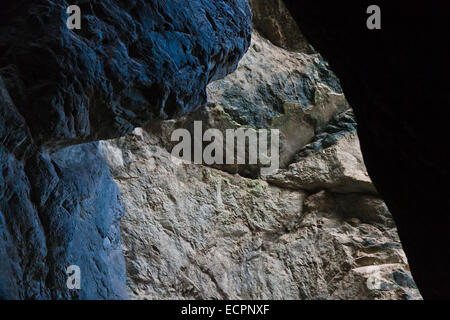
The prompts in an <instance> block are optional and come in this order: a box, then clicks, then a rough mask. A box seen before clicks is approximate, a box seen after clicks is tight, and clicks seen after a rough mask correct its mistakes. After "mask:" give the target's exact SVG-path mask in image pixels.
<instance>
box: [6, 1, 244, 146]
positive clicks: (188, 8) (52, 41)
mask: <svg viewBox="0 0 450 320" xmlns="http://www.w3.org/2000/svg"><path fill="white" fill-rule="evenodd" d="M77 2H78V4H79V6H80V8H81V12H82V17H83V19H82V28H81V30H76V29H75V30H74V31H71V30H69V29H68V28H67V27H66V19H67V17H68V15H67V14H66V9H67V3H66V1H62V0H58V1H46V0H41V1H37V2H36V1H34V2H33V3H31V2H29V1H10V2H8V3H7V4H2V12H1V13H0V18H1V21H2V24H1V25H0V52H2V54H0V67H1V68H2V71H1V73H0V74H1V75H3V77H4V79H5V82H6V84H7V86H8V88H9V90H10V94H11V96H12V98H13V100H14V101H16V104H17V108H18V109H19V111H20V112H21V113H22V114H23V116H24V118H25V119H26V120H27V123H29V126H30V130H31V132H32V134H33V137H34V139H35V142H36V144H38V145H39V146H41V145H46V146H48V147H54V146H55V145H61V144H63V145H65V144H74V143H80V142H85V141H92V140H98V139H101V138H103V139H107V138H111V137H118V136H121V135H123V134H125V133H127V132H129V131H131V130H132V129H133V128H134V127H135V126H142V125H145V124H146V123H148V122H149V121H150V120H151V119H155V118H167V117H173V116H175V115H177V114H184V113H188V112H190V111H193V110H195V109H197V108H198V107H200V106H202V105H203V104H204V103H205V102H206V92H205V88H206V85H207V84H208V83H209V82H210V81H212V80H216V79H219V78H222V77H224V76H225V75H226V74H228V73H230V72H231V71H233V70H234V69H235V68H236V66H237V63H238V61H239V59H240V58H241V57H242V55H243V53H244V52H245V50H246V48H247V47H248V44H249V41H250V34H251V27H250V26H251V23H250V19H251V13H250V9H249V7H248V3H247V1H245V0H231V1H207V0H195V1H184V0H174V1H171V2H170V5H168V3H167V1H162V0H153V1H143V0H136V1H131V2H130V1H125V0H108V1H104V0H93V1H88V2H86V1H75V2H74V3H72V4H77ZM49 119H51V121H49Z"/></svg>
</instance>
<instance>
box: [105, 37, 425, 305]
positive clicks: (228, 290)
mask: <svg viewBox="0 0 450 320" xmlns="http://www.w3.org/2000/svg"><path fill="white" fill-rule="evenodd" d="M208 93H209V102H208V104H207V107H206V108H205V109H202V110H199V111H197V112H196V113H194V114H192V115H190V116H187V117H184V118H182V119H179V120H176V121H162V122H159V123H153V124H152V125H150V126H147V127H144V128H139V129H136V130H135V131H134V132H133V133H131V134H129V135H128V136H126V137H123V138H120V139H116V140H109V141H102V142H101V143H100V148H101V150H102V152H103V155H104V156H105V159H106V160H107V163H108V165H109V167H110V169H111V173H112V176H113V178H114V180H115V181H116V182H117V185H118V186H119V189H120V190H121V194H122V197H123V200H124V208H125V211H126V214H125V216H124V218H123V220H122V239H123V248H124V255H125V260H126V264H127V290H128V294H129V297H130V298H133V299H421V296H420V293H419V291H418V290H417V288H416V285H415V283H414V280H413V279H412V277H411V275H410V273H409V267H408V262H407V259H406V257H405V254H404V252H403V250H402V246H401V243H400V240H399V238H398V235H397V230H396V227H395V223H394V221H393V218H392V216H391V214H390V212H389V210H388V209H387V207H386V205H385V203H384V202H383V200H382V199H381V198H380V197H379V195H378V193H377V191H376V188H375V187H374V186H373V184H372V182H371V180H370V179H369V177H368V174H367V172H366V169H365V166H364V161H363V159H362V155H361V151H360V146H359V140H358V137H357V135H356V122H355V119H354V116H353V113H352V110H351V109H350V106H349V105H348V103H347V102H346V100H345V97H344V96H343V94H342V90H341V89H340V86H339V81H338V80H337V78H335V76H334V75H333V73H332V72H331V71H329V69H328V66H327V65H326V64H325V62H324V61H323V59H322V58H321V57H320V56H319V55H318V54H316V53H311V54H307V53H302V52H294V51H289V50H285V49H282V48H280V47H277V46H275V45H274V44H272V43H271V42H270V41H268V40H267V39H265V38H264V37H262V36H261V35H260V34H259V33H258V31H255V32H254V34H253V40H252V44H251V46H250V49H249V51H248V53H247V54H246V56H244V58H243V59H242V61H241V62H240V64H239V66H238V68H237V71H236V72H235V73H233V74H231V75H229V76H228V77H226V78H225V79H223V80H219V81H216V82H213V83H211V84H210V85H209V87H208ZM195 120H202V121H203V125H204V129H206V128H219V129H223V130H224V129H227V128H255V129H260V128H269V129H270V128H279V129H280V130H282V131H283V132H284V133H285V134H284V136H283V137H282V141H283V144H284V145H291V147H290V149H288V148H286V147H285V149H282V150H284V151H282V152H281V154H282V156H283V157H286V154H287V150H290V156H289V157H286V158H284V159H285V160H284V162H285V167H284V168H281V169H280V170H279V171H278V172H276V173H275V174H273V175H271V176H267V177H262V176H261V175H259V170H254V169H255V168H251V167H250V166H249V165H241V166H240V167H239V168H237V167H233V166H232V165H224V166H206V165H198V164H193V163H191V162H188V161H184V160H181V159H179V158H177V157H174V156H172V155H171V153H170V150H171V148H172V147H173V143H171V142H170V135H171V133H172V132H173V130H174V129H177V128H187V129H192V126H193V121H195Z"/></svg>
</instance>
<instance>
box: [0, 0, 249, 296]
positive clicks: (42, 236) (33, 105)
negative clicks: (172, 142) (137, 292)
mask: <svg viewBox="0 0 450 320" xmlns="http://www.w3.org/2000/svg"><path fill="white" fill-rule="evenodd" d="M72 4H79V5H80V7H81V9H82V13H83V15H82V16H83V21H82V29H81V30H74V31H70V30H69V29H67V28H66V18H67V15H66V13H65V12H66V8H67V2H66V1H62V0H39V1H22V0H19V1H2V2H1V4H0V8H1V9H0V75H1V76H0V270H1V272H0V299H50V298H52V299H121V298H126V297H127V295H126V290H125V282H126V280H125V264H124V259H123V254H122V249H121V241H120V228H119V220H120V218H121V216H122V215H123V207H122V201H121V197H120V194H119V192H118V189H117V186H116V184H115V183H114V181H113V180H112V178H111V175H110V171H109V169H108V167H107V166H106V164H105V162H104V159H103V157H102V155H101V154H100V152H99V151H98V148H97V145H96V144H84V145H78V146H70V145H72V144H77V143H82V142H89V141H92V140H96V139H99V138H111V137H117V136H120V135H123V134H125V133H127V132H128V131H130V130H132V129H133V128H134V126H136V125H143V124H145V123H147V122H149V121H152V120H154V119H156V118H167V117H171V116H175V115H176V114H181V113H187V112H190V111H193V110H194V109H196V108H198V107H201V106H202V105H203V104H204V102H205V100H206V85H207V84H208V83H209V82H210V81H212V80H216V79H218V78H220V77H223V76H225V75H226V74H227V73H229V72H231V71H233V70H234V69H235V68H236V66H237V63H238V61H239V59H240V58H241V56H242V55H243V53H244V52H245V50H246V49H247V46H248V45H249V41H250V32H251V26H250V19H251V14H250V11H249V7H248V4H247V2H246V1H245V0H231V1H229V0H228V1H213V2H211V1H204V0H193V1H181V0H179V1H170V2H169V3H168V2H167V1H159V0H155V1H142V0H136V1H121V0H117V1H116V0H109V1H103V0H102V1H99V0H93V1H74V2H73V3H72ZM68 146H69V147H68ZM70 265H78V266H79V267H80V269H81V273H82V274H81V279H82V283H81V289H80V290H69V289H68V288H67V285H66V280H67V278H68V275H67V274H66V270H67V267H69V266H70Z"/></svg>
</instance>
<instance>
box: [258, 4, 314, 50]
mask: <svg viewBox="0 0 450 320" xmlns="http://www.w3.org/2000/svg"><path fill="white" fill-rule="evenodd" d="M249 3H250V5H251V7H252V10H253V26H254V28H255V29H256V30H258V31H259V32H260V33H261V35H262V36H263V37H264V38H266V39H268V40H270V41H271V42H272V43H273V44H275V45H276V46H278V47H281V48H284V49H287V50H291V51H301V52H306V53H312V52H313V51H314V50H313V48H312V47H311V45H310V44H309V43H308V41H306V39H305V37H304V36H303V34H302V32H301V31H300V28H299V27H298V25H297V22H295V20H294V19H293V18H292V15H291V13H290V12H289V10H288V9H287V8H286V5H285V4H284V2H283V0H264V1H261V0H249Z"/></svg>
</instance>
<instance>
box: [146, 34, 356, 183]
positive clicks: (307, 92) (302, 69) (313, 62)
mask: <svg viewBox="0 0 450 320" xmlns="http://www.w3.org/2000/svg"><path fill="white" fill-rule="evenodd" d="M207 90H208V103H207V107H206V108H205V109H200V110H198V111H197V112H195V113H193V114H191V115H189V116H187V117H183V118H181V119H179V120H177V121H176V122H171V123H168V122H163V123H159V124H158V123H156V124H153V125H152V126H150V127H151V128H150V127H149V129H151V130H152V131H153V132H155V134H156V135H157V136H159V137H161V139H162V140H164V141H165V145H166V146H167V149H169V150H170V149H171V148H172V147H173V146H174V143H171V141H170V135H171V133H172V131H173V130H175V129H176V128H186V129H188V130H189V131H190V132H191V134H192V136H193V122H194V121H202V126H203V129H204V130H206V129H208V128H214V129H219V130H221V131H222V132H223V134H225V130H226V129H238V128H242V129H248V128H255V129H279V130H280V144H281V148H280V165H281V167H286V166H287V165H288V164H289V163H291V162H292V158H293V157H294V156H295V155H296V153H297V152H298V151H299V150H301V149H302V148H303V147H304V146H305V145H307V144H308V143H310V142H311V141H312V140H313V138H314V137H315V136H316V135H317V134H318V133H321V132H322V131H323V130H324V129H326V127H327V125H328V123H329V122H330V121H331V120H333V118H334V117H335V116H336V115H338V114H340V113H342V112H343V111H346V110H348V109H349V108H350V106H349V105H348V103H347V101H346V100H345V97H344V95H343V93H342V90H341V88H340V85H339V80H338V79H337V78H336V77H335V76H334V74H333V73H332V72H331V71H330V70H329V68H328V65H327V63H326V62H325V61H324V60H323V59H322V58H321V56H320V55H318V54H306V53H299V52H289V51H287V50H284V49H282V48H279V47H276V46H275V45H273V44H272V43H271V42H270V41H268V40H266V39H264V38H263V37H261V35H259V34H258V32H256V31H255V32H254V33H253V36H252V42H251V46H250V48H249V50H248V52H247V53H246V55H245V56H244V57H243V58H242V60H241V61H240V63H239V66H238V68H237V70H236V71H235V72H234V73H232V74H230V75H229V76H227V77H226V78H224V79H222V80H218V81H215V82H213V83H211V84H210V85H209V86H208V89H207ZM168 128H170V130H168ZM224 154H226V150H224ZM217 167H218V168H221V169H223V170H226V171H229V172H232V173H236V172H239V173H240V174H241V175H244V176H250V177H256V176H258V175H259V173H260V168H259V166H257V165H255V166H248V165H245V166H242V165H234V166H230V165H227V166H217Z"/></svg>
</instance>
